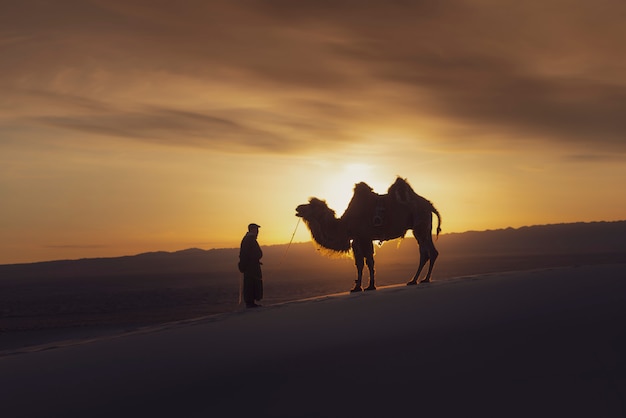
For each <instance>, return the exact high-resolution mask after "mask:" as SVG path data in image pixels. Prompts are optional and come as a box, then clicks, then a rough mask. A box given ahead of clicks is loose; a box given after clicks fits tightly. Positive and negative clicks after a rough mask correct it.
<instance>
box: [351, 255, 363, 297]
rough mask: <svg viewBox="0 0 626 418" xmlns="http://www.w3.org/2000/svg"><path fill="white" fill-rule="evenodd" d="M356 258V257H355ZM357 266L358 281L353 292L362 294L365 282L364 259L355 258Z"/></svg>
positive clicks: (355, 282)
mask: <svg viewBox="0 0 626 418" xmlns="http://www.w3.org/2000/svg"><path fill="white" fill-rule="evenodd" d="M355 257H356V256H355ZM355 264H356V280H355V281H354V288H353V289H352V290H351V292H361V291H362V290H363V288H362V287H361V282H362V281H363V266H364V264H365V263H364V262H363V257H359V258H355Z"/></svg>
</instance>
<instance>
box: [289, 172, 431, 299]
mask: <svg viewBox="0 0 626 418" xmlns="http://www.w3.org/2000/svg"><path fill="white" fill-rule="evenodd" d="M433 213H434V214H435V215H437V220H438V223H437V236H438V235H439V232H440V231H441V216H440V215H439V212H438V211H437V209H435V207H434V206H433V204H432V203H431V202H430V201H428V200H426V199H424V198H423V197H421V196H420V195H418V194H417V193H415V192H414V191H413V189H412V188H411V186H410V185H409V184H408V183H407V182H406V180H404V179H402V178H400V177H398V178H397V179H396V181H395V182H394V183H393V184H392V185H391V186H390V187H389V190H388V191H387V194H384V195H380V194H377V193H375V192H374V191H373V190H372V188H371V187H369V186H368V185H367V184H365V183H363V182H361V183H358V184H356V185H355V186H354V195H353V196H352V200H351V201H350V204H349V205H348V208H347V209H346V211H345V212H344V214H343V215H342V216H341V218H337V217H336V216H335V211H334V210H332V209H330V208H329V207H328V205H326V202H325V201H323V200H320V199H317V198H315V197H313V198H311V199H310V200H309V203H307V204H304V205H300V206H298V207H297V208H296V216H299V217H301V218H302V219H303V220H304V223H305V224H306V225H307V227H308V228H309V230H310V231H311V235H312V237H313V240H314V241H315V242H316V243H317V244H319V245H320V246H321V247H323V248H325V249H328V250H330V251H333V252H340V253H345V252H348V251H349V250H350V249H352V253H353V255H354V261H355V264H356V268H357V279H356V280H355V282H356V284H355V286H354V289H352V291H353V292H357V291H361V290H363V289H362V288H361V281H362V278H363V266H364V264H367V267H368V269H369V273H370V282H369V286H368V287H367V288H366V289H365V290H375V289H376V286H375V279H374V246H373V244H372V241H381V242H382V241H387V240H391V239H395V238H402V237H404V235H405V234H406V231H407V230H409V229H412V230H413V235H414V236H415V238H416V240H417V243H418V245H419V249H420V263H419V267H418V268H417V272H416V273H415V275H414V276H413V279H411V280H410V281H409V282H408V283H407V285H414V284H416V283H417V280H418V278H419V276H420V273H421V272H422V269H423V268H424V266H425V265H426V262H427V261H430V263H429V266H428V272H427V273H426V277H425V278H424V280H422V282H429V281H430V277H431V275H432V271H433V266H434V264H435V260H436V259H437V256H438V255H439V252H438V251H437V249H436V248H435V244H434V243H433V239H432V214H433Z"/></svg>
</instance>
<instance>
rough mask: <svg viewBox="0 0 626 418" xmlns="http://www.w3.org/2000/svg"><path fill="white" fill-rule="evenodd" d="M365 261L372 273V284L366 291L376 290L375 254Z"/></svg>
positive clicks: (367, 257)
mask: <svg viewBox="0 0 626 418" xmlns="http://www.w3.org/2000/svg"><path fill="white" fill-rule="evenodd" d="M365 261H366V263H367V268H368V270H369V272H370V284H369V286H367V287H366V288H365V290H376V286H375V285H374V282H375V278H374V276H375V274H376V273H375V270H374V255H373V254H368V255H367V256H366V258H365Z"/></svg>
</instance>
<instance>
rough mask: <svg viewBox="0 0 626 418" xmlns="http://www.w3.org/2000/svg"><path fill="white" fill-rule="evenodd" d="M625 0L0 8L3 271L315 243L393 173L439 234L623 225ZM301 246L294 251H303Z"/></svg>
mask: <svg viewBox="0 0 626 418" xmlns="http://www.w3.org/2000/svg"><path fill="white" fill-rule="evenodd" d="M624 21H626V3H625V2H623V1H622V0H596V1H593V2H589V1H586V0H544V1H541V2H538V1H537V2H520V1H510V0H498V1H495V0H451V1H434V0H424V1H400V0H397V1H392V0H384V1H365V0H332V1H327V0H315V1H309V0H299V1H290V0H274V1H260V0H258V1H254V0H244V1H237V0H224V1H221V0H216V1H213V0H181V1H177V2H172V1H162V0H56V1H44V0H20V1H5V2H2V4H0V56H2V59H1V60H0V92H1V93H0V264H8V263H22V262H33V261H44V260H55V259H75V258H85V257H109V256H119V255H130V254H137V253H141V252H147V251H160V250H163V251H176V250H181V249H185V248H192V247H197V248H202V249H210V248H232V247H237V246H238V245H239V243H240V241H241V238H242V236H243V235H244V233H245V232H246V227H247V224H248V223H250V222H256V223H258V224H260V225H261V232H260V235H259V242H260V243H261V244H262V245H272V244H284V243H287V242H289V241H290V240H291V237H292V235H293V237H294V240H295V241H298V242H299V241H308V240H309V239H310V235H309V233H308V231H307V230H306V228H305V227H304V226H303V225H302V224H298V218H296V217H295V207H296V206H298V205H299V204H302V203H306V202H307V201H308V199H309V198H310V197H312V196H315V197H318V198H321V199H325V200H326V201H327V202H328V204H329V206H330V207H331V208H333V209H334V210H335V211H336V212H337V216H340V215H341V214H342V213H343V211H344V210H345V208H346V206H347V204H348V201H349V199H350V197H351V195H352V189H353V187H354V184H355V183H357V182H360V181H365V182H367V183H368V184H369V185H370V186H372V187H373V188H374V190H375V191H376V192H378V193H385V192H386V190H387V188H388V187H389V185H391V184H392V183H393V181H394V180H395V178H396V177H397V176H400V177H403V178H406V179H407V180H408V182H409V183H410V184H411V185H412V186H413V188H414V189H415V191H416V192H417V193H418V194H420V195H422V196H424V197H426V198H427V199H429V200H431V201H432V202H433V203H434V204H435V206H436V207H437V209H438V210H439V212H440V213H441V215H442V219H443V223H442V229H443V232H444V233H450V232H463V231H468V230H485V229H498V228H506V227H521V226H525V225H535V224H548V223H561V222H589V221H612V220H623V219H626V193H624V191H623V184H624V183H625V181H626V117H625V114H626V52H625V50H624V44H625V42H626V25H624V24H623V22H624ZM294 230H295V234H294Z"/></svg>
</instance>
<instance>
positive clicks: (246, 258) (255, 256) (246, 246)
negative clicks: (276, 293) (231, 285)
mask: <svg viewBox="0 0 626 418" xmlns="http://www.w3.org/2000/svg"><path fill="white" fill-rule="evenodd" d="M259 228H260V226H259V225H257V224H254V223H253V224H250V225H248V233H247V234H246V235H245V236H244V237H243V239H242V240H241V247H240V248H239V271H241V272H242V273H243V300H244V301H245V302H246V307H248V308H257V307H259V306H261V305H257V304H256V303H255V302H254V301H255V300H261V299H263V275H262V274H261V264H262V263H261V257H263V251H261V247H260V246H259V243H258V242H257V236H258V235H259Z"/></svg>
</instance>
